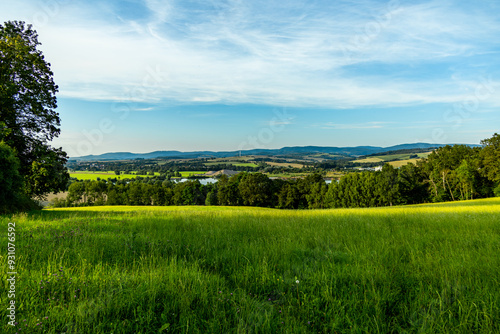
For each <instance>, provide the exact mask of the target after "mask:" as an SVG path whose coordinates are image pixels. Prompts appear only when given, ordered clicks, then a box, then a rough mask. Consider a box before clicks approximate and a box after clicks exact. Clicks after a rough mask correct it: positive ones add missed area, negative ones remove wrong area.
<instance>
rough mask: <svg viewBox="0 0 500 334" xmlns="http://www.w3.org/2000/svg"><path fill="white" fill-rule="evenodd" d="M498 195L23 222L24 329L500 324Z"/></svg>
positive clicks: (18, 229)
mask: <svg viewBox="0 0 500 334" xmlns="http://www.w3.org/2000/svg"><path fill="white" fill-rule="evenodd" d="M499 218H500V199H487V200H476V201H468V202H459V203H451V204H437V205H417V206H408V207H392V208H374V209H342V210H321V211H320V210H310V211H279V210H273V209H259V208H238V207H89V208H68V209H55V210H44V211H41V212H34V213H31V214H22V215H16V216H12V217H7V216H0V220H1V221H0V223H1V224H2V226H3V232H2V233H3V237H2V239H1V240H2V249H3V250H4V251H3V253H2V257H1V258H0V262H1V263H2V268H4V270H2V273H1V275H0V276H1V281H2V293H1V305H4V307H2V308H1V311H0V316H1V318H2V319H3V322H2V324H0V332H2V333H15V332H16V330H14V329H12V328H11V327H10V326H8V325H7V321H8V320H7V319H8V318H7V316H6V315H7V310H6V308H7V305H8V303H9V301H10V299H8V298H7V293H6V291H7V290H8V281H7V278H8V275H7V272H8V271H9V270H8V269H7V268H8V263H7V256H6V252H5V250H6V249H7V238H6V236H7V224H8V222H13V223H15V237H16V239H15V242H14V243H15V255H16V262H15V271H16V272H17V275H16V285H15V288H16V297H15V302H16V303H15V305H16V307H17V308H16V321H17V322H18V323H19V326H18V327H22V328H23V329H22V330H21V331H19V330H18V329H17V330H18V332H19V333H450V332H451V333H498V332H499V331H500V289H499V277H500V257H499V255H498V254H499V253H500V242H499V240H500V219H499Z"/></svg>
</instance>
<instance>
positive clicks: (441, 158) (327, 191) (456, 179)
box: [55, 134, 500, 209]
mask: <svg viewBox="0 0 500 334" xmlns="http://www.w3.org/2000/svg"><path fill="white" fill-rule="evenodd" d="M482 144H483V147H475V148H471V147H469V146H465V145H455V146H445V147H441V148H439V149H437V150H436V151H434V152H433V153H431V154H430V155H429V157H428V158H427V159H425V160H420V161H419V162H418V163H417V165H414V164H408V165H405V166H403V167H401V168H399V169H395V168H393V167H392V166H391V165H389V164H386V165H384V167H383V168H382V170H381V171H377V172H369V171H365V172H357V173H349V174H347V175H345V176H344V177H342V178H341V179H340V180H338V181H334V182H332V183H331V184H330V185H327V184H326V182H325V181H324V179H323V177H322V176H321V175H320V174H318V173H316V174H311V175H308V176H307V177H305V178H302V179H296V180H290V179H288V180H283V179H274V180H272V179H270V178H268V177H267V176H266V175H265V174H262V173H246V172H243V173H239V174H237V175H234V176H232V177H230V178H228V177H227V176H225V175H223V176H222V177H221V178H220V179H219V182H217V183H214V184H208V185H202V184H200V182H199V181H197V180H195V181H187V182H182V183H173V182H171V181H169V180H164V181H162V180H158V179H155V178H152V179H143V180H135V181H116V182H111V181H86V182H75V183H73V184H71V185H70V187H69V191H68V196H67V199H66V200H64V201H59V202H57V203H55V205H56V206H78V205H230V206H235V205H238V206H259V207H272V208H280V209H307V208H309V209H314V208H348V207H375V206H390V205H401V204H417V203H426V202H442V201H455V200H467V199H474V198H482V197H490V196H494V195H496V196H500V186H499V183H500V136H499V135H497V134H495V135H494V136H493V137H492V138H490V139H487V140H484V141H483V142H482Z"/></svg>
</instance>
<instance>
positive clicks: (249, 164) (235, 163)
mask: <svg viewBox="0 0 500 334" xmlns="http://www.w3.org/2000/svg"><path fill="white" fill-rule="evenodd" d="M204 165H205V166H214V165H228V166H237V167H259V166H258V165H257V164H255V163H253V162H239V161H218V162H206V163H205V164H204Z"/></svg>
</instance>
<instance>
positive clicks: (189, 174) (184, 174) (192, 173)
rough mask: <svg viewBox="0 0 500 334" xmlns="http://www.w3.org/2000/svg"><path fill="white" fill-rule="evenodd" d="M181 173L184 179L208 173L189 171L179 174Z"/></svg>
mask: <svg viewBox="0 0 500 334" xmlns="http://www.w3.org/2000/svg"><path fill="white" fill-rule="evenodd" d="M179 173H181V176H182V177H188V176H193V175H196V174H206V173H208V172H207V171H194V172H193V171H187V172H179Z"/></svg>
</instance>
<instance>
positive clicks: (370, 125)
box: [315, 122, 390, 130]
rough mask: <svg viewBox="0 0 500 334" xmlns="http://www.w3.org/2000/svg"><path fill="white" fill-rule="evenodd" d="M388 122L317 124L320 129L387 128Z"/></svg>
mask: <svg viewBox="0 0 500 334" xmlns="http://www.w3.org/2000/svg"><path fill="white" fill-rule="evenodd" d="M387 124H390V123H388V122H365V123H349V124H341V123H336V122H327V123H325V124H321V125H315V126H316V127H319V128H320V129H326V130H360V129H382V128H385V127H386V125H387Z"/></svg>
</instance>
